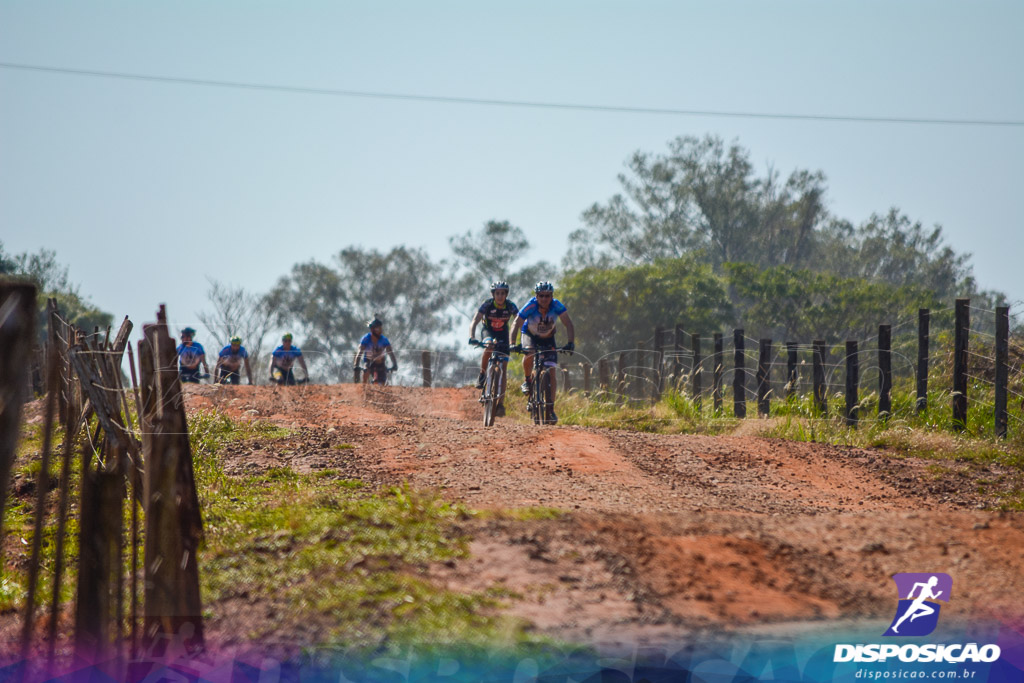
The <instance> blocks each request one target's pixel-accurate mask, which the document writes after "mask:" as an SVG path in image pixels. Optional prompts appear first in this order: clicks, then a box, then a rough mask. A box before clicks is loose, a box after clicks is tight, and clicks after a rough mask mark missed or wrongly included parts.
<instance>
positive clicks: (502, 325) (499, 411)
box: [469, 280, 519, 417]
mask: <svg viewBox="0 0 1024 683" xmlns="http://www.w3.org/2000/svg"><path fill="white" fill-rule="evenodd" d="M518 314H519V307H518V306H516V305H515V304H514V303H513V302H511V301H509V299H508V283H507V282H504V281H501V280H499V281H498V282H492V283H491V298H490V299H488V300H487V301H485V302H483V304H482V305H481V306H480V308H478V309H477V312H476V315H475V316H473V322H472V323H471V324H470V326H469V343H470V344H475V343H476V342H477V338H476V326H477V325H479V324H480V322H481V321H483V324H484V329H483V332H484V336H485V337H487V338H489V339H490V343H489V344H488V345H487V348H485V349H484V355H483V358H482V359H481V360H480V376H479V377H477V378H476V388H477V389H483V388H484V374H485V373H486V372H487V361H489V360H490V358H491V353H493V352H494V351H495V350H497V351H499V352H500V353H503V354H505V356H506V357H507V356H508V351H509V338H508V327H509V324H510V322H511V321H512V320H513V319H515V317H516V315H518ZM506 362H507V360H506ZM494 414H495V415H496V416H497V417H501V416H502V415H504V414H505V402H504V396H501V397H499V398H498V404H497V405H496V406H495V413H494Z"/></svg>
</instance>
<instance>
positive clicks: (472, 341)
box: [469, 337, 480, 346]
mask: <svg viewBox="0 0 1024 683" xmlns="http://www.w3.org/2000/svg"><path fill="white" fill-rule="evenodd" d="M469 345H470V346H479V345H480V340H479V339H477V338H476V337H470V338H469Z"/></svg>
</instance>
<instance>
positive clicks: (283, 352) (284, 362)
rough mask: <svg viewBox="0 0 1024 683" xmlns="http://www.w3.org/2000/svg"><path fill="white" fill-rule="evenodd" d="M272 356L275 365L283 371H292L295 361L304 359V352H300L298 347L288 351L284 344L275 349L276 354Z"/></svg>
mask: <svg viewBox="0 0 1024 683" xmlns="http://www.w3.org/2000/svg"><path fill="white" fill-rule="evenodd" d="M270 355H272V356H273V357H274V365H276V366H277V367H279V368H281V369H282V370H290V369H291V367H292V366H293V365H294V364H295V359H296V358H301V357H302V351H300V350H299V347H298V346H293V347H291V348H290V349H286V348H284V344H282V345H281V346H278V347H277V348H276V349H274V352H273V353H272V354H270Z"/></svg>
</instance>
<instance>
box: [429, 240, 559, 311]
mask: <svg viewBox="0 0 1024 683" xmlns="http://www.w3.org/2000/svg"><path fill="white" fill-rule="evenodd" d="M448 244H449V246H450V247H451V250H452V254H453V256H454V261H455V265H454V267H453V270H454V273H453V276H452V281H453V282H455V283H456V284H455V287H454V290H455V291H456V292H457V294H456V296H457V298H458V300H459V301H458V304H459V310H464V311H466V312H467V313H468V314H469V315H470V316H472V314H473V311H472V308H473V307H474V305H475V304H479V301H480V300H481V299H482V298H484V297H485V296H486V294H487V287H488V285H489V284H490V283H491V282H494V281H496V280H505V281H506V282H508V284H509V288H510V289H509V298H511V299H512V300H513V301H515V302H516V303H517V304H519V305H520V306H522V305H523V304H524V303H525V302H526V299H524V298H523V297H524V296H526V297H527V298H529V297H528V296H527V295H529V296H532V292H533V286H534V284H536V282H537V281H538V280H553V279H555V278H556V274H557V271H556V268H555V267H554V266H553V265H552V264H550V263H548V262H547V261H541V262H539V263H533V264H526V265H520V266H517V264H521V263H522V261H523V255H524V254H525V253H527V252H528V251H529V249H530V241H529V240H528V239H527V238H526V233H524V232H523V231H522V229H520V228H518V227H516V226H514V225H512V224H511V223H509V222H508V221H494V220H491V221H487V222H486V223H484V225H483V227H482V228H481V229H480V230H479V231H476V232H474V231H472V230H470V231H467V232H465V233H464V234H462V235H456V236H454V237H450V238H448Z"/></svg>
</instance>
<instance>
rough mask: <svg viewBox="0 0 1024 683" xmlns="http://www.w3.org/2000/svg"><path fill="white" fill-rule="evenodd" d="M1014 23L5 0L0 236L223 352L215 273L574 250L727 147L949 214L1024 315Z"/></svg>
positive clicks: (264, 277) (1023, 159)
mask: <svg viewBox="0 0 1024 683" xmlns="http://www.w3.org/2000/svg"><path fill="white" fill-rule="evenodd" d="M1022 34H1024V3H1021V2H1019V1H1013V2H987V1H984V0H982V1H978V2H970V3H965V2H959V1H958V2H947V1H941V0H929V1H927V2H917V1H905V2H892V1H885V2H877V1H858V2H839V1H835V2H832V1H829V2H825V1H822V0H816V1H814V2H810V1H808V2H787V1H772V2H766V1H764V0H759V1H756V2H748V1H740V0H737V1H724V2H723V1H718V2H685V1H679V0H673V1H671V2H642V1H640V2H602V1H600V0H588V1H585V2H578V1H566V2H529V1H527V2H517V3H501V4H499V3H481V2H444V1H435V2H431V3H423V2H405V1H401V0H396V1H392V2H388V3H367V2H362V3H351V2H337V1H332V2H289V3H283V2H253V1H246V2H231V1H218V2H209V1H208V0H204V1H202V2H197V1H191V0H175V2H158V1H155V0H154V1H148V2H145V3H140V2H137V1H132V2H103V1H96V2H88V3H83V2H40V1H36V0H31V1H29V0H26V1H12V0H0V241H2V242H3V243H4V248H5V249H6V251H7V252H9V253H21V252H26V251H30V252H34V251H37V250H39V249H40V248H48V249H54V250H56V252H57V258H58V260H59V261H61V262H62V263H64V264H66V265H67V266H68V267H69V269H70V275H71V279H72V281H74V282H76V283H78V284H79V285H80V288H81V291H82V293H83V294H86V295H88V296H89V297H90V298H91V300H92V301H93V303H95V304H96V305H98V306H99V307H100V308H102V309H104V310H107V311H110V312H112V313H113V314H114V315H115V319H118V318H120V317H121V316H122V315H126V314H127V315H129V316H130V317H131V318H132V320H133V321H135V322H136V324H137V325H140V326H141V323H143V322H147V321H152V320H154V318H155V311H156V308H157V306H158V305H159V304H161V303H166V304H167V305H168V310H169V314H170V318H171V321H172V326H174V327H181V326H184V325H186V324H191V325H192V326H194V327H200V335H199V341H203V342H206V343H207V344H208V345H212V344H211V343H210V340H209V339H205V338H204V331H203V330H202V329H201V326H199V325H198V324H197V323H198V320H197V319H196V315H195V314H196V312H198V311H201V310H208V309H209V308H210V305H209V303H208V302H207V300H206V292H207V290H208V288H209V284H208V281H207V278H215V279H217V280H220V281H222V282H225V283H228V284H232V285H241V286H244V287H246V288H248V289H251V290H253V291H266V290H267V289H269V288H270V287H272V286H273V285H274V284H275V282H276V281H277V280H278V278H280V277H282V276H285V275H287V273H288V272H289V270H290V269H291V266H292V265H293V264H295V263H298V262H304V261H308V260H311V259H316V260H319V261H325V262H326V261H328V260H329V259H330V257H331V255H332V254H334V253H337V252H338V251H339V250H341V249H342V248H343V247H346V246H348V245H353V244H354V245H361V246H363V247H368V248H376V249H381V250H387V249H390V248H391V247H393V246H397V245H400V244H405V245H410V246H417V247H424V248H426V249H427V250H428V251H429V252H430V253H431V254H432V255H433V256H434V257H436V258H440V257H444V256H448V255H449V251H448V243H447V238H448V237H449V236H451V235H454V234H457V233H463V232H465V231H467V230H471V229H477V228H479V227H481V226H482V225H483V224H484V223H485V222H486V221H488V220H491V219H495V220H508V221H510V222H512V223H513V224H514V225H517V226H519V227H521V228H522V229H523V230H524V231H525V233H526V234H527V236H528V237H529V239H530V240H531V243H532V249H531V251H530V253H528V254H524V255H523V259H524V260H530V259H538V260H539V259H546V260H550V261H553V262H559V261H560V260H561V255H562V253H563V252H564V251H565V250H566V248H567V246H568V236H569V233H570V232H572V231H573V230H574V229H576V228H578V227H580V225H581V222H580V214H581V212H582V211H583V210H584V209H585V208H587V207H588V206H589V205H591V204H593V203H594V202H603V201H606V200H607V199H608V198H609V197H611V196H612V195H613V194H615V193H616V192H617V191H619V187H620V186H619V183H618V181H617V179H616V177H617V175H618V174H619V173H621V172H622V171H623V170H624V162H625V161H626V159H627V158H628V157H629V156H630V155H631V154H632V153H633V152H634V151H636V150H644V151H647V152H653V153H659V152H662V151H664V150H666V145H667V143H668V142H669V141H670V140H672V139H673V138H675V137H677V136H681V135H695V136H703V135H706V134H711V135H716V136H719V137H721V138H723V139H724V140H726V141H727V142H736V143H738V144H739V145H740V146H742V147H744V148H746V149H747V150H749V151H750V157H751V159H752V160H753V161H754V163H755V166H756V168H757V169H758V173H759V175H763V174H764V173H765V172H767V170H768V169H769V168H774V169H776V170H777V171H779V172H780V173H781V174H782V175H783V176H784V177H785V176H787V175H788V174H789V173H790V172H792V171H794V170H797V169H808V170H821V171H823V172H824V173H825V175H826V176H827V179H828V183H827V184H828V188H829V190H828V195H827V199H828V208H829V210H830V212H831V213H832V214H833V215H835V216H838V217H841V218H845V219H848V220H850V221H852V222H854V223H860V222H862V221H864V220H866V219H867V218H868V217H869V216H870V215H871V214H872V213H874V212H885V211H887V210H888V209H889V208H890V207H894V206H895V207H898V208H899V209H900V210H901V211H903V212H904V213H905V214H907V215H908V216H909V217H911V218H912V219H913V220H916V221H920V222H922V223H923V224H924V225H926V226H932V225H936V224H938V225H941V226H942V227H943V230H944V233H945V235H946V239H947V242H948V244H949V245H951V246H952V247H953V248H954V249H956V250H957V251H960V252H970V253H972V254H973V258H972V264H973V266H974V271H975V275H976V277H977V279H978V281H979V283H980V285H981V286H982V287H984V288H993V289H998V290H1002V291H1004V292H1006V293H1007V294H1008V295H1009V297H1010V299H1011V301H1012V300H1024V276H1022V275H1021V263H1022V259H1021V257H1022V255H1024V230H1022V229H1021V218H1022V214H1024V211H1022V209H1024V199H1022V197H1024V191H1022V190H1021V186H1022V185H1024V68H1022V66H1024V41H1022V40H1020V36H1021V35H1022ZM3 65H6V66H3ZM14 65H16V66H17V67H19V68H15V66H14ZM26 66H33V67H47V68H57V69H67V70H78V71H94V72H110V73H120V74H131V75H140V76H150V77H159V78H170V79H191V80H199V81H220V82H233V83H246V84H265V85H273V86H285V87H288V88H294V89H298V90H301V89H313V90H333V91H338V90H344V91H361V92H373V93H390V94H403V95H417V96H434V97H452V98H471V99H495V100H506V101H528V102H540V103H567V104H582V105H600V106H610V107H633V108H654V109H672V110H688V111H693V110H699V111H704V112H735V113H751V114H805V115H822V116H834V117H863V118H879V117H881V118H908V119H947V120H948V119H956V120H971V121H1001V122H1011V123H1013V125H979V124H973V125H940V124H933V123H920V122H919V123H879V122H871V121H826V120H801V119H775V118H765V117H735V116H723V115H679V114H675V115H673V114H650V113H647V114H645V113H635V112H634V113H628V112H607V111H594V110H579V109H560V108H550V107H511V106H497V105H485V104H468V103H466V104H454V103H443V102H436V101H423V100H410V99H385V98H368V97H348V96H338V95H334V94H322V93H321V94H314V93H310V92H300V91H296V90H292V91H282V90H278V89H268V88H235V87H225V86H216V85H196V84H186V83H181V82H168V81H161V80H140V79H124V78H109V77H100V76H95V75H93V76H90V75H82V74H75V73H62V72H54V71H39V70H35V69H27V68H20V67H26ZM483 294H484V292H483V283H482V286H481V296H483ZM1021 308H1024V305H1021V304H1019V305H1018V308H1017V310H1016V312H1020V310H1021ZM1011 312H1015V311H1013V310H1011Z"/></svg>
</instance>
